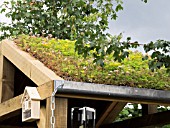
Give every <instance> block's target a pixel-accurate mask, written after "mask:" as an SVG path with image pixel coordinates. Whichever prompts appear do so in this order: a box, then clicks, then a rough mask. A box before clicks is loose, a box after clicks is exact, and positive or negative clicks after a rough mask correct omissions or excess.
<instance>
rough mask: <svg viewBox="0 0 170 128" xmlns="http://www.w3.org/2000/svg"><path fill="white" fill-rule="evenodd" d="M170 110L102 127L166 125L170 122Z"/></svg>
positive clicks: (128, 127) (124, 127) (129, 127)
mask: <svg viewBox="0 0 170 128" xmlns="http://www.w3.org/2000/svg"><path fill="white" fill-rule="evenodd" d="M169 115H170V111H164V112H159V113H154V114H149V115H145V116H142V117H136V118H132V119H128V120H124V121H120V122H115V123H112V124H107V125H103V126H102V127H101V128H139V127H146V126H155V125H165V124H169V123H170V118H168V117H169Z"/></svg>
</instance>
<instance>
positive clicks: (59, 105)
mask: <svg viewBox="0 0 170 128" xmlns="http://www.w3.org/2000/svg"><path fill="white" fill-rule="evenodd" d="M55 103H56V106H55V112H54V115H55V128H67V110H68V99H67V98H56V99H55ZM46 113H47V115H46V128H50V127H51V122H50V118H51V99H50V98H47V100H46Z"/></svg>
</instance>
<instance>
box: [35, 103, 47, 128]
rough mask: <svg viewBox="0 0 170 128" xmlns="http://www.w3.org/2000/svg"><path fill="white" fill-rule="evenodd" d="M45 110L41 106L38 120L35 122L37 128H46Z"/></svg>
mask: <svg viewBox="0 0 170 128" xmlns="http://www.w3.org/2000/svg"><path fill="white" fill-rule="evenodd" d="M45 125H46V109H45V107H44V106H41V109H40V120H38V121H37V126H38V128H46V127H45Z"/></svg>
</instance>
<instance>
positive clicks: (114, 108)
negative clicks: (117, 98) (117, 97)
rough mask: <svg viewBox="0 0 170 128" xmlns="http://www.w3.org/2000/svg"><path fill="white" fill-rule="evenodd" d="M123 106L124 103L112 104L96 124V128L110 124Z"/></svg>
mask: <svg viewBox="0 0 170 128" xmlns="http://www.w3.org/2000/svg"><path fill="white" fill-rule="evenodd" d="M125 105H126V103H124V102H112V103H111V104H110V105H109V106H108V107H107V109H106V110H105V111H104V113H103V114H102V116H101V117H100V118H99V121H98V122H97V124H96V128H98V127H99V126H101V125H102V124H108V123H112V122H113V121H114V120H115V119H116V117H117V116H118V114H119V113H120V111H121V110H122V109H123V108H124V106H125Z"/></svg>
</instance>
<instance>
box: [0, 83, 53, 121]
mask: <svg viewBox="0 0 170 128" xmlns="http://www.w3.org/2000/svg"><path fill="white" fill-rule="evenodd" d="M37 90H38V92H39V94H40V97H41V100H44V99H46V98H48V97H50V96H51V94H52V90H53V81H51V82H47V83H46V84H44V85H41V86H39V87H37ZM21 98H22V95H19V96H17V97H14V98H12V99H10V100H8V101H5V102H3V103H1V104H0V121H2V120H4V119H7V118H10V117H12V116H15V115H17V114H19V113H15V114H12V115H11V114H10V113H12V112H15V111H19V110H20V109H21ZM4 117H5V118H4Z"/></svg>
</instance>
